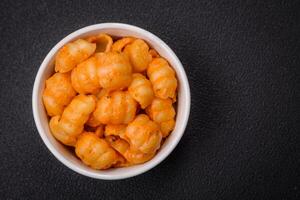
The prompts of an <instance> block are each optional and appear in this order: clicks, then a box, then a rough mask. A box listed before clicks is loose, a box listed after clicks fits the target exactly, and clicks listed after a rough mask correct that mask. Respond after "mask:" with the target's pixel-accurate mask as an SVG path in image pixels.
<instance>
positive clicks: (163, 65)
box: [147, 58, 177, 99]
mask: <svg viewBox="0 0 300 200" xmlns="http://www.w3.org/2000/svg"><path fill="white" fill-rule="evenodd" d="M147 75H148V77H149V79H150V81H151V83H152V85H153V91H154V94H155V96H157V97H159V98H161V99H167V98H171V99H176V88H177V79H176V77H175V72H174V70H173V69H172V68H171V67H170V65H169V64H168V62H167V61H166V60H165V59H163V58H155V59H153V60H152V62H151V63H150V64H149V67H148V69H147Z"/></svg>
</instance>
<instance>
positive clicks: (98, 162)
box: [75, 132, 119, 169]
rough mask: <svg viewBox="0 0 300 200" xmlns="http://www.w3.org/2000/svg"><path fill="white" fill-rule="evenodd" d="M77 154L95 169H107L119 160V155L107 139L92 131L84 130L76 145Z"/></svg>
mask: <svg viewBox="0 0 300 200" xmlns="http://www.w3.org/2000/svg"><path fill="white" fill-rule="evenodd" d="M75 153H76V155H77V156H78V157H79V158H80V159H81V160H82V161H83V162H84V163H85V164H86V165H88V166H90V167H92V168H94V169H107V168H110V167H111V166H113V165H114V164H116V163H117V162H118V161H119V155H118V154H117V152H116V151H115V150H114V149H113V148H111V147H110V145H109V144H108V143H107V142H106V140H104V139H101V138H99V137H98V136H97V135H95V134H94V133H92V132H84V133H83V134H81V135H80V137H79V138H78V141H77V143H76V145H75Z"/></svg>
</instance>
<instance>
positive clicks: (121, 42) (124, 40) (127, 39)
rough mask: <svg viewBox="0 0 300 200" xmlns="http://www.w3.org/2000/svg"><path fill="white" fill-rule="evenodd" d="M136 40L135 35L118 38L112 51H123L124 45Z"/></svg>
mask: <svg viewBox="0 0 300 200" xmlns="http://www.w3.org/2000/svg"><path fill="white" fill-rule="evenodd" d="M134 40H135V38H133V37H124V38H121V39H119V40H117V41H116V42H114V43H113V45H112V51H116V52H122V51H123V49H124V47H125V46H126V45H128V44H130V43H132V42H133V41H134Z"/></svg>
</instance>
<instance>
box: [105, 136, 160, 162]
mask: <svg viewBox="0 0 300 200" xmlns="http://www.w3.org/2000/svg"><path fill="white" fill-rule="evenodd" d="M105 139H106V141H108V143H109V144H110V146H111V147H113V148H114V149H115V150H116V151H118V152H119V153H120V154H121V155H122V156H123V157H124V158H125V159H126V161H127V163H124V164H123V166H130V165H135V164H141V163H145V162H147V161H148V160H150V159H151V158H153V156H154V155H155V152H153V153H148V154H146V153H142V152H141V151H139V150H136V149H133V148H131V147H130V145H129V143H128V142H127V141H126V140H124V139H121V138H119V137H116V136H113V135H110V136H107V137H106V138H105Z"/></svg>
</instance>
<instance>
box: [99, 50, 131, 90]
mask: <svg viewBox="0 0 300 200" xmlns="http://www.w3.org/2000/svg"><path fill="white" fill-rule="evenodd" d="M95 56H96V57H97V59H98V62H99V65H98V70H97V75H98V78H99V82H100V85H101V86H102V87H103V88H105V89H108V90H117V89H123V88H126V87H128V86H129V84H130V82H131V79H132V77H131V75H132V69H131V65H130V63H129V60H128V58H127V57H126V56H125V55H124V54H123V53H116V52H107V53H98V54H96V55H95Z"/></svg>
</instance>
